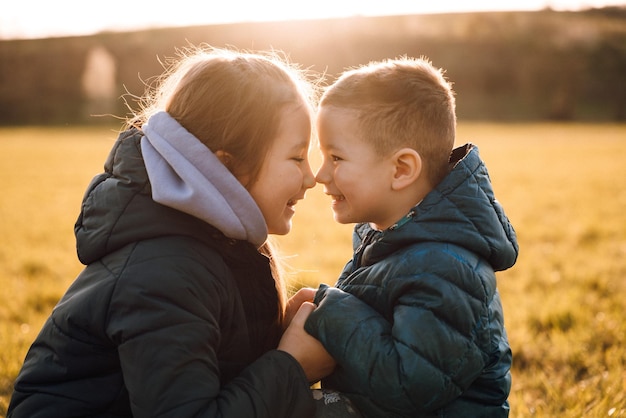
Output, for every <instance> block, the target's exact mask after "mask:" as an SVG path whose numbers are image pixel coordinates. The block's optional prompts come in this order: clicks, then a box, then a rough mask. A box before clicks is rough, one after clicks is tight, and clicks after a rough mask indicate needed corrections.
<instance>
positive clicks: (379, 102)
mask: <svg viewBox="0 0 626 418" xmlns="http://www.w3.org/2000/svg"><path fill="white" fill-rule="evenodd" d="M322 106H334V107H340V108H345V109H350V110H354V111H356V112H357V114H358V120H359V124H360V132H359V134H360V135H361V137H362V138H363V139H364V140H366V141H369V142H370V143H371V144H373V146H374V147H375V149H376V151H377V152H378V153H380V154H381V155H389V154H390V153H392V152H394V151H396V150H398V149H400V148H403V147H409V148H412V149H414V150H416V151H417V152H418V153H419V154H420V156H421V157H422V163H423V164H424V169H425V170H426V171H425V172H426V176H427V179H428V180H429V182H430V183H431V185H432V186H435V185H436V184H437V183H439V182H440V181H441V180H442V179H443V177H445V175H446V174H447V173H448V172H449V167H448V160H449V157H450V153H451V152H452V148H453V146H454V141H455V135H456V113H455V97H454V92H453V90H452V86H451V84H450V83H448V81H447V80H446V79H445V78H444V76H443V71H442V70H441V69H437V68H435V67H433V65H432V64H431V62H430V61H429V60H428V59H426V58H423V57H421V58H419V59H416V58H408V57H401V58H397V59H391V60H385V61H381V62H371V63H369V64H367V65H364V66H361V67H357V68H354V69H351V70H348V71H346V72H344V73H343V74H342V75H341V76H340V77H339V79H338V80H337V81H336V82H335V83H334V84H333V85H331V86H330V87H329V88H328V89H327V90H326V91H325V92H324V94H323V95H322V98H321V100H320V107H322Z"/></svg>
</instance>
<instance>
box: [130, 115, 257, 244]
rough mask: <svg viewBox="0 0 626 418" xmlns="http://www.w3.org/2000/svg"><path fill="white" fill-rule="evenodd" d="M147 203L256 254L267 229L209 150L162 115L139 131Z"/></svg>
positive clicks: (250, 201)
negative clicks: (148, 185)
mask: <svg viewBox="0 0 626 418" xmlns="http://www.w3.org/2000/svg"><path fill="white" fill-rule="evenodd" d="M142 130H143V132H144V134H145V136H144V137H143V138H142V140H141V151H142V153H143V158H144V162H145V165H146V170H147V171H148V178H149V179H150V183H151V185H152V199H154V201H155V202H158V203H161V204H162V205H165V206H169V207H171V208H174V209H177V210H180V211H181V212H185V213H188V214H190V215H193V216H195V217H196V218H199V219H202V220H203V221H205V222H207V223H209V224H211V225H213V226H214V227H216V228H217V229H219V230H220V231H222V232H223V233H224V235H226V236H227V237H229V238H234V239H238V240H246V241H249V242H251V243H252V244H254V245H255V246H256V247H257V248H259V247H260V246H261V245H263V243H264V242H265V240H266V239H267V225H266V224H265V219H264V218H263V214H262V213H261V210H260V209H259V207H258V206H257V204H256V202H255V201H254V199H252V196H250V193H248V191H247V190H246V189H245V188H244V187H243V185H242V184H241V183H240V182H239V181H238V180H237V179H236V178H235V176H233V175H232V173H231V172H230V171H228V169H227V168H226V167H225V166H224V165H223V164H222V163H221V161H220V160H219V159H218V158H217V156H216V155H215V154H213V152H211V150H209V149H208V148H207V147H206V146H205V145H204V144H203V143H201V142H200V141H199V140H198V139H197V138H196V137H195V136H193V135H192V134H191V133H190V132H189V131H187V130H186V129H185V128H184V127H183V126H181V125H180V124H179V123H178V122H177V121H176V120H175V119H174V118H172V117H171V116H170V115H169V114H168V113H167V112H158V113H156V114H154V115H153V116H152V117H150V119H149V120H148V122H147V123H146V124H144V125H143V126H142Z"/></svg>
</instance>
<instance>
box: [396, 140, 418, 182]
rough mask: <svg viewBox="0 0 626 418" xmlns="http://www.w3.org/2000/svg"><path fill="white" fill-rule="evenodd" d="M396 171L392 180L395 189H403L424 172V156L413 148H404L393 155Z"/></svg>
mask: <svg viewBox="0 0 626 418" xmlns="http://www.w3.org/2000/svg"><path fill="white" fill-rule="evenodd" d="M392 161H393V164H394V173H393V178H392V180H391V188H392V189H393V190H401V189H404V188H405V187H407V186H410V185H411V184H413V183H415V181H416V180H417V179H418V178H419V176H420V174H422V157H421V156H420V155H419V153H418V152H417V151H415V150H414V149H412V148H402V149H400V150H398V151H396V153H395V154H394V155H393V157H392Z"/></svg>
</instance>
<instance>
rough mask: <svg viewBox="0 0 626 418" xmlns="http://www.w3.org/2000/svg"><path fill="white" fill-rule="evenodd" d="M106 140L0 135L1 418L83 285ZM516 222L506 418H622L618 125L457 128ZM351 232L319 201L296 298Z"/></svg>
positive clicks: (305, 214) (302, 235)
mask: <svg viewBox="0 0 626 418" xmlns="http://www.w3.org/2000/svg"><path fill="white" fill-rule="evenodd" d="M115 136H116V135H115V132H114V131H113V130H109V129H107V128H103V127H99V128H54V129H53V128H0V192H1V197H0V234H1V235H0V236H1V237H2V238H1V241H0V287H1V288H2V292H1V294H0V341H1V342H2V350H0V416H4V415H5V414H6V408H7V406H8V402H9V398H10V395H11V391H12V383H13V380H14V378H15V376H16V374H17V373H18V371H19V368H20V366H21V362H22V361H23V358H24V355H25V353H26V350H27V349H28V347H29V345H30V343H31V342H32V340H33V339H34V338H35V336H36V334H37V333H38V331H39V328H40V327H41V324H42V323H43V321H44V320H45V318H46V317H47V315H48V314H49V312H50V311H51V310H52V308H53V307H54V305H55V303H56V301H57V300H58V299H59V297H60V296H61V295H62V293H63V292H64V290H65V288H66V287H67V286H68V285H69V283H70V282H71V281H72V279H73V278H74V276H75V275H76V274H77V273H78V272H79V271H80V269H81V265H80V264H79V263H78V261H77V260H76V256H75V246H74V237H73V225H74V221H75V219H76V216H77V214H78V208H79V204H80V201H81V198H82V194H83V192H84V189H85V187H86V186H87V184H88V182H89V181H90V180H91V178H92V176H93V175H95V174H97V173H98V172H100V170H101V168H102V165H103V162H104V159H105V157H106V155H107V153H108V150H109V148H110V146H111V145H112V143H113V140H114V139H115ZM458 137H459V138H458V142H459V144H460V143H464V142H474V143H475V144H477V145H478V146H479V148H480V151H481V155H482V157H483V159H484V160H485V161H486V162H487V166H488V167H489V171H490V174H491V177H492V180H493V183H494V188H495V191H496V196H497V197H498V198H499V200H500V201H501V202H502V204H503V205H504V207H505V209H506V211H507V213H508V215H509V217H510V219H511V221H512V222H513V224H514V226H515V228H516V231H517V234H518V239H519V242H520V257H519V260H518V263H517V265H516V266H515V267H513V268H512V269H510V270H508V271H505V272H501V273H499V276H498V280H499V286H500V292H501V294H502V299H503V304H504V309H505V318H506V325H507V330H508V333H509V339H510V342H511V345H512V348H513V353H514V368H513V379H514V381H513V390H512V393H511V396H510V401H511V406H512V412H511V417H512V418H523V417H555V416H559V417H607V416H608V417H618V416H626V349H625V347H626V322H625V321H624V314H625V312H626V164H625V163H624V156H626V125H580V124H573V125H560V124H528V125H494V124H470V123H461V124H460V126H459V133H458ZM350 232H351V226H349V225H348V226H346V225H337V224H335V223H334V221H333V220H332V213H331V211H330V208H329V200H328V199H327V198H326V197H325V196H324V195H323V194H322V193H321V188H319V187H317V188H315V189H313V190H312V191H310V192H309V194H308V198H307V199H306V200H305V201H304V202H300V203H299V204H298V206H297V214H296V217H295V219H294V230H293V232H292V233H291V234H290V235H289V236H286V237H281V238H280V239H278V240H277V241H278V244H279V246H280V248H281V249H282V253H283V254H284V255H285V257H286V262H287V263H288V264H289V265H290V266H291V277H290V280H291V284H292V286H293V287H294V288H297V287H300V286H303V285H308V286H315V285H317V284H318V283H320V282H325V283H331V284H332V283H333V281H334V278H335V277H336V276H337V274H338V273H339V271H340V270H341V268H342V267H343V264H344V263H345V262H346V261H347V259H348V258H349V256H350V254H351V248H350V245H351V244H350V243H351V238H350Z"/></svg>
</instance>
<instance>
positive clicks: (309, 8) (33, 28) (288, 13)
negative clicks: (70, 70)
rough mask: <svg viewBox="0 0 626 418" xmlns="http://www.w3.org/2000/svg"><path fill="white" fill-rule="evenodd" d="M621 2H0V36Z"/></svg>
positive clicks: (623, 1) (616, 1)
mask: <svg viewBox="0 0 626 418" xmlns="http://www.w3.org/2000/svg"><path fill="white" fill-rule="evenodd" d="M614 5H621V6H626V0H429V1H424V0H384V1H383V0H315V1H310V2H303V1H298V0H264V1H260V0H221V1H220V2H217V1H208V0H204V1H202V0H173V1H168V2H167V3H165V2H159V1H158V0H106V1H102V2H93V1H89V0H53V1H51V0H0V39H29V38H47V37H55V36H74V35H92V34H94V33H98V32H102V31H128V30H137V29H147V28H158V27H171V26H189V25H207V24H218V23H233V22H246V21H280V20H289V19H321V18H334V17H347V16H377V15H396V14H423V13H452V12H472V11H502V10H509V11H524V10H541V9H544V8H546V7H550V8H552V9H554V10H572V11H575V10H581V9H586V8H590V7H603V6H614Z"/></svg>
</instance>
